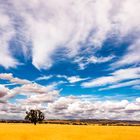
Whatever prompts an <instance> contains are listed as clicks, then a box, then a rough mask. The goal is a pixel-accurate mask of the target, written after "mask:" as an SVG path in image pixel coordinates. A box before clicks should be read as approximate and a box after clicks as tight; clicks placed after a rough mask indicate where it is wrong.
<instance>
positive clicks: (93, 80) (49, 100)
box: [0, 0, 140, 120]
mask: <svg viewBox="0 0 140 140" xmlns="http://www.w3.org/2000/svg"><path fill="white" fill-rule="evenodd" d="M139 9H140V2H139V0H133V1H131V0H125V1H121V0H106V1H104V0H91V1H84V0H79V1H74V0H67V1H66V0H60V3H58V2H57V1H56V0H47V1H46V0H29V1H28V2H26V1H25V0H21V1H18V0H14V1H13V2H11V1H10V0H7V1H2V0H0V17H1V19H2V20H1V21H0V38H1V40H0V110H1V111H0V116H1V119H3V118H6V119H15V118H16V119H23V118H24V115H25V112H26V110H29V109H31V108H39V109H41V110H42V111H43V112H45V116H46V117H47V118H59V119H71V118H74V119H77V118H84V119H95V118H99V119H129V120H139V118H140V38H139V35H140V26H139V25H140V16H139V14H138V13H139V12H138V11H139Z"/></svg>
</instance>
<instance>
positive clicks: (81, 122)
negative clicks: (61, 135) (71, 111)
mask: <svg viewBox="0 0 140 140" xmlns="http://www.w3.org/2000/svg"><path fill="white" fill-rule="evenodd" d="M0 123H29V122H28V121H24V120H0ZM41 123H44V124H68V125H108V126H140V121H130V120H105V119H101V120H98V119H83V120H45V121H43V122H41Z"/></svg>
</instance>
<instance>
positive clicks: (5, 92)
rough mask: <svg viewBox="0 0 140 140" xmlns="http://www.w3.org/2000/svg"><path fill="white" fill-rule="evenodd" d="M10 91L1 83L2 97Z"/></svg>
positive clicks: (0, 94)
mask: <svg viewBox="0 0 140 140" xmlns="http://www.w3.org/2000/svg"><path fill="white" fill-rule="evenodd" d="M8 92H9V89H8V88H6V87H5V86H3V85H0V98H1V97H4V96H6V95H7V93H8Z"/></svg>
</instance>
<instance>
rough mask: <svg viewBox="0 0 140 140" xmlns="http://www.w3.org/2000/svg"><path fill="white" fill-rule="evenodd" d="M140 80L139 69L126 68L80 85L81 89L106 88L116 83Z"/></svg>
mask: <svg viewBox="0 0 140 140" xmlns="http://www.w3.org/2000/svg"><path fill="white" fill-rule="evenodd" d="M138 78H140V68H139V67H136V68H127V69H120V70H117V71H115V72H113V73H111V74H110V75H108V76H103V77H99V78H96V79H94V80H91V81H88V82H83V83H82V84H81V86H82V87H86V88H89V87H101V86H107V85H110V84H113V85H114V84H117V83H118V82H121V81H125V80H131V79H138Z"/></svg>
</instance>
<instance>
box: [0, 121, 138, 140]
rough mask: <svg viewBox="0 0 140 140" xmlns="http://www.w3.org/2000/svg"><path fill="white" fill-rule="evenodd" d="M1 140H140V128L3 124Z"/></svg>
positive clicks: (1, 126)
mask: <svg viewBox="0 0 140 140" xmlns="http://www.w3.org/2000/svg"><path fill="white" fill-rule="evenodd" d="M0 140H140V127H139V126H93V125H86V126H83V125H82V126H81V125H58V124H38V125H36V126H35V125H33V124H6V123H1V124H0Z"/></svg>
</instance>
